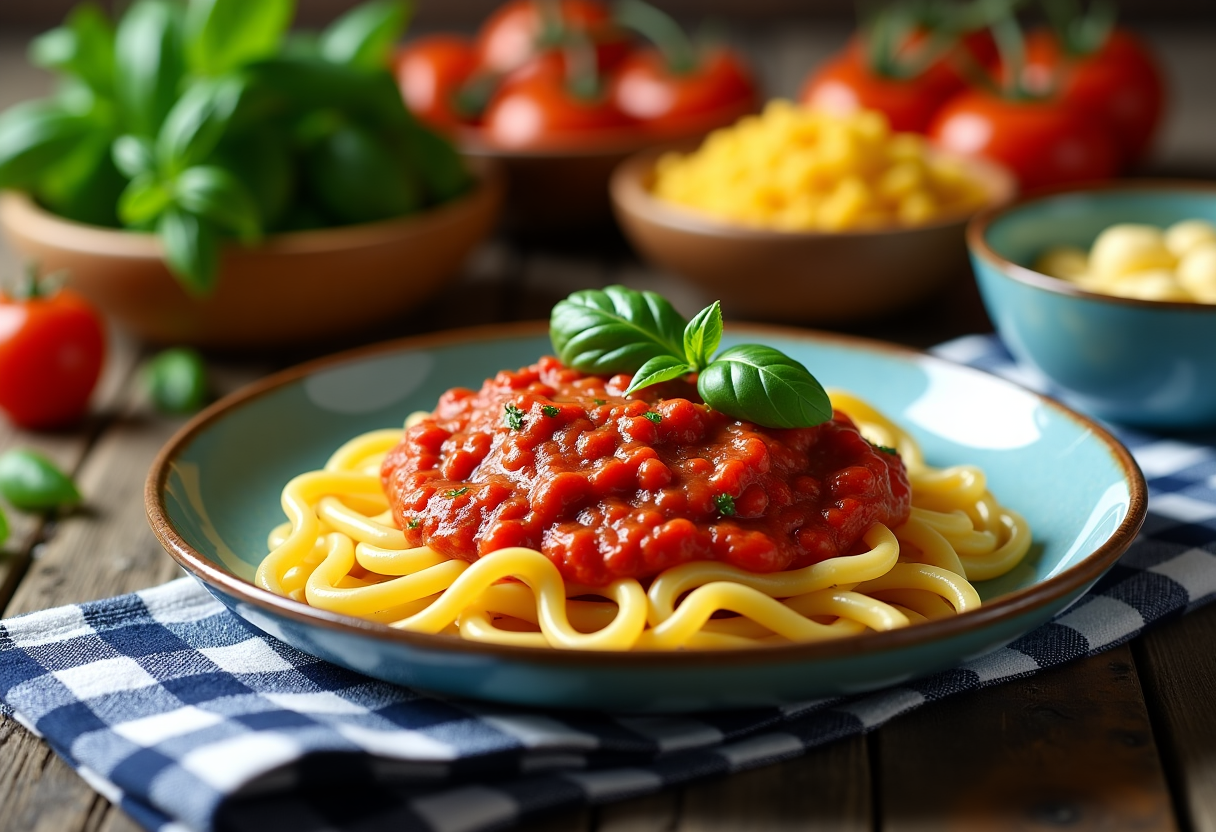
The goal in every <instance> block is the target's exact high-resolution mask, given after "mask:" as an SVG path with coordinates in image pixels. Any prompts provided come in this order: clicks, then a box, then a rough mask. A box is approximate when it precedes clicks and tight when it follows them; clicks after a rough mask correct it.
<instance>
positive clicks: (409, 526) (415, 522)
mask: <svg viewBox="0 0 1216 832" xmlns="http://www.w3.org/2000/svg"><path fill="white" fill-rule="evenodd" d="M421 525H422V521H421V520H419V519H418V518H417V517H415V518H414V519H413V520H410V521H409V522H408V523H406V524H405V527H406V528H407V529H416V528H418V527H419V526H421Z"/></svg>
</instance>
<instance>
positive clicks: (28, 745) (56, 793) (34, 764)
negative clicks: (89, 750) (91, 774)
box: [0, 719, 96, 832]
mask: <svg viewBox="0 0 1216 832" xmlns="http://www.w3.org/2000/svg"><path fill="white" fill-rule="evenodd" d="M95 798H96V794H95V793H94V792H93V790H92V789H90V788H89V787H88V786H87V785H85V783H84V781H83V780H81V779H80V778H79V777H77V776H76V773H75V772H74V771H72V769H71V768H70V767H69V766H68V765H67V763H65V762H63V761H62V760H60V759H59V758H58V757H56V756H55V754H54V752H52V751H51V750H50V748H48V747H47V746H46V745H45V744H44V743H43V742H42V741H41V740H39V739H38V738H36V737H35V736H34V735H33V734H31V733H30V732H28V731H26V730H25V729H24V728H22V727H21V726H20V725H18V724H17V723H16V722H13V721H12V720H8V719H0V807H3V810H2V811H0V828H2V829H6V830H9V829H11V830H21V831H22V832H67V831H68V830H73V829H79V828H81V827H82V826H83V825H84V823H85V820H86V819H87V818H88V817H89V814H90V811H91V809H92V807H93V804H94V801H95Z"/></svg>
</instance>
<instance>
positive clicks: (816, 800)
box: [675, 737, 873, 832]
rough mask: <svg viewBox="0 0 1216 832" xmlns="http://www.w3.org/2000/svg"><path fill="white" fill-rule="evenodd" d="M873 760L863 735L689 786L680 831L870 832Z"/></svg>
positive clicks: (683, 805)
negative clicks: (799, 831)
mask: <svg viewBox="0 0 1216 832" xmlns="http://www.w3.org/2000/svg"><path fill="white" fill-rule="evenodd" d="M869 769H870V761H869V755H868V753H867V750H866V742H865V739H864V738H863V737H854V738H851V739H847V740H843V741H841V742H837V743H833V744H831V745H828V746H825V747H823V748H819V749H815V750H813V751H811V752H810V753H809V754H807V755H805V756H803V757H799V758H797V759H794V760H789V761H787V762H783V763H777V764H775V765H771V766H765V767H764V768H758V769H755V770H753V771H747V772H744V773H742V774H735V775H732V776H730V777H728V778H725V779H722V780H712V781H709V782H706V783H695V784H693V785H691V786H689V787H687V788H686V789H685V790H684V797H683V801H682V807H681V812H680V817H679V823H678V824H677V825H676V826H675V830H676V832H793V830H800V829H814V830H824V832H868V830H870V829H871V828H873V825H872V818H871V811H870V810H871V805H872V796H871V793H870V770H869Z"/></svg>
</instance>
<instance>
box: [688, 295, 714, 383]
mask: <svg viewBox="0 0 1216 832" xmlns="http://www.w3.org/2000/svg"><path fill="white" fill-rule="evenodd" d="M721 342H722V302H721V301H717V300H716V301H714V302H713V305H712V306H707V307H705V308H704V309H702V310H701V311H700V312H698V313H697V314H696V317H694V318H693V319H692V320H691V321H689V322H688V326H686V327H684V355H685V356H686V357H687V358H688V363H689V364H692V365H693V366H694V367H696V368H697V369H702V368H704V367H705V366H706V365H707V364H709V360H710V358H712V357H713V354H714V352H715V351H716V350H717V349H718V344H720V343H721Z"/></svg>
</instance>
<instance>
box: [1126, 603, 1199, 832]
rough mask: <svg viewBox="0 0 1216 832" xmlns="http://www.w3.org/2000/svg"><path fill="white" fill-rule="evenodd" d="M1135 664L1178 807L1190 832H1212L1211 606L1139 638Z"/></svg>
mask: <svg viewBox="0 0 1216 832" xmlns="http://www.w3.org/2000/svg"><path fill="white" fill-rule="evenodd" d="M1136 662H1137V667H1138V668H1139V669H1140V678H1141V680H1142V681H1143V683H1144V687H1145V693H1146V695H1147V697H1148V701H1149V704H1150V706H1151V707H1152V709H1153V713H1154V714H1155V715H1156V716H1157V720H1158V728H1159V732H1158V736H1159V739H1158V741H1159V742H1160V744H1161V746H1162V749H1163V752H1164V753H1165V757H1166V759H1167V760H1168V761H1169V771H1168V773H1169V775H1170V779H1171V780H1172V781H1173V783H1174V786H1175V789H1176V791H1177V792H1178V793H1179V794H1180V795H1181V803H1182V806H1181V807H1180V808H1181V809H1182V811H1183V813H1184V814H1185V816H1186V817H1187V819H1188V820H1189V821H1190V823H1189V826H1190V828H1191V829H1193V830H1195V832H1216V607H1208V608H1207V609H1203V610H1199V611H1197V612H1193V613H1191V614H1190V615H1188V616H1186V617H1184V618H1181V619H1179V620H1178V621H1174V622H1172V623H1170V624H1168V625H1166V626H1164V627H1162V628H1160V629H1158V630H1154V631H1153V632H1151V633H1149V634H1148V635H1146V636H1145V637H1144V638H1142V639H1140V640H1139V641H1138V642H1137V643H1136Z"/></svg>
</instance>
